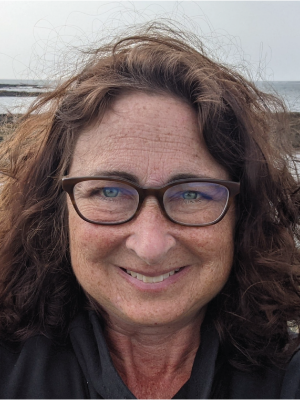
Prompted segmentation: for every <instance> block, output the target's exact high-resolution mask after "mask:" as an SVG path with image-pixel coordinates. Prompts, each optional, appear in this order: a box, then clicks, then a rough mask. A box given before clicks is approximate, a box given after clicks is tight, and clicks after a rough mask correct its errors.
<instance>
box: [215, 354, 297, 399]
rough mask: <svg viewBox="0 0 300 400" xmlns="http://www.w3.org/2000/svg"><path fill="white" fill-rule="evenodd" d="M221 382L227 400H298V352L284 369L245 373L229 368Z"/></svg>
mask: <svg viewBox="0 0 300 400" xmlns="http://www.w3.org/2000/svg"><path fill="white" fill-rule="evenodd" d="M223 373H224V370H223ZM226 375H227V376H226ZM222 381H223V385H222V386H223V390H225V392H226V391H228V393H227V397H228V398H241V399H242V398H244V399H245V398H253V399H259V398H274V399H291V398H293V399H294V398H300V350H298V351H297V352H295V354H294V355H293V357H292V358H291V360H290V362H289V363H288V365H287V366H286V367H285V368H279V367H261V368H259V369H258V370H256V371H252V372H249V371H248V372H245V371H240V370H237V369H235V368H233V367H231V366H229V368H228V370H227V372H225V373H224V376H223V377H222Z"/></svg>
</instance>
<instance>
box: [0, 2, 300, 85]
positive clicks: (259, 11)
mask: <svg viewBox="0 0 300 400" xmlns="http://www.w3.org/2000/svg"><path fill="white" fill-rule="evenodd" d="M157 18H172V19H173V20H175V21H178V22H179V23H181V24H182V25H183V26H184V27H186V29H190V30H192V31H194V32H196V33H197V34H199V36H201V37H202V38H203V41H204V43H205V44H206V45H207V46H208V47H209V49H211V52H212V53H213V54H217V56H218V57H219V58H221V59H222V60H223V61H224V62H227V63H231V64H234V65H237V66H238V67H240V68H241V70H244V69H245V68H247V69H248V70H250V71H251V75H252V77H253V78H254V79H256V78H262V79H265V80H277V81H279V80H291V81H300V27H299V26H300V2H299V1H291V2H290V1H249V2H248V1H208V2H207V1H179V2H178V1H140V2H135V1H130V2H129V1H118V2H114V1H109V2H107V1H106V2H105V1H51V2H48V1H0V79H44V78H45V77H47V76H49V75H51V74H52V72H53V71H54V70H55V71H56V70H59V68H63V65H64V63H67V62H70V59H69V60H68V54H70V53H68V51H67V50H66V49H68V48H70V46H74V45H75V46H77V45H80V46H81V45H84V44H88V42H91V41H93V42H95V41H97V39H98V38H99V37H101V35H103V34H108V33H109V34H113V33H114V30H116V29H122V28H124V27H126V26H127V25H132V24H134V23H142V22H146V21H149V20H154V19H157ZM66 57H67V58H66Z"/></svg>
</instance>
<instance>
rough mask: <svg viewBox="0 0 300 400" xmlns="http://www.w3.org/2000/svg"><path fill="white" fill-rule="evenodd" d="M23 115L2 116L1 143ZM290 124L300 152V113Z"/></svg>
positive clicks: (291, 116) (294, 115) (294, 144)
mask: <svg viewBox="0 0 300 400" xmlns="http://www.w3.org/2000/svg"><path fill="white" fill-rule="evenodd" d="M20 116H21V115H18V114H0V141H2V140H3V138H4V137H5V136H6V135H9V134H10V133H11V132H12V131H13V129H14V128H15V126H16V123H17V120H18V118H19V117H20ZM289 116H290V123H291V131H292V144H293V146H294V147H295V148H297V149H299V150H300V112H290V113H289Z"/></svg>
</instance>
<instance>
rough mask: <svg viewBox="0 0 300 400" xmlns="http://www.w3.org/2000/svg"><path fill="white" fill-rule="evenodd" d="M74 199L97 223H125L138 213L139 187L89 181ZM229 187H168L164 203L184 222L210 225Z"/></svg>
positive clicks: (201, 184)
mask: <svg viewBox="0 0 300 400" xmlns="http://www.w3.org/2000/svg"><path fill="white" fill-rule="evenodd" d="M73 193H74V200H75V203H76V206H77V208H78V210H79V212H80V213H81V214H82V216H83V217H85V218H86V219H88V220H89V221H92V222H96V223H100V224H101V223H104V224H108V223H121V222H124V221H126V220H128V219H130V218H131V217H133V215H134V214H135V213H136V210H137V208H138V205H139V194H138V192H137V190H136V189H135V188H134V187H132V186H130V185H127V184H126V183H121V182H115V181H110V180H100V179H99V180H87V181H82V182H79V183H77V184H76V185H75V186H74V191H73ZM228 198H229V192H228V189H227V188H226V187H225V186H223V185H220V184H217V183H210V182H185V183H180V184H177V185H174V186H171V187H170V188H168V189H167V190H166V192H165V193H164V197H163V203H164V207H165V211H166V213H167V214H168V215H169V217H170V218H171V219H173V220H174V221H176V222H179V223H183V224H191V225H195V224H199V225H201V224H204V225H205V224H209V223H211V222H213V221H215V220H216V219H218V218H219V217H220V216H221V215H222V213H223V212H224V210H225V208H226V206H227V203H228Z"/></svg>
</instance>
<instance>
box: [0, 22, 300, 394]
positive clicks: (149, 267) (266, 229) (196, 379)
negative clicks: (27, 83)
mask: <svg viewBox="0 0 300 400" xmlns="http://www.w3.org/2000/svg"><path fill="white" fill-rule="evenodd" d="M280 106H281V104H280V102H279V101H278V100H276V99H275V98H273V97H272V96H270V95H266V94H263V93H261V92H260V91H258V90H257V89H256V88H255V86H254V85H253V84H251V83H250V82H248V81H247V80H245V79H244V78H242V77H241V76H240V75H238V74H237V73H235V72H233V71H232V70H231V69H228V68H226V67H225V66H223V65H221V64H219V63H216V62H214V61H213V60H212V59H210V58H209V57H208V56H207V55H206V54H205V52H204V50H203V48H202V47H201V45H199V46H198V48H196V47H195V44H193V45H190V44H189V42H188V39H187V38H186V37H185V36H184V35H183V34H182V33H176V32H173V31H171V30H170V29H168V28H166V27H162V28H159V27H155V26H150V27H148V28H145V30H144V32H143V33H139V34H138V35H136V36H133V37H124V38H122V39H117V40H116V41H115V42H113V43H111V44H110V45H106V46H103V47H101V48H99V49H97V50H95V51H94V52H93V53H91V54H90V58H89V59H88V60H87V61H86V63H85V65H84V67H83V69H82V70H81V71H79V72H78V73H77V74H75V75H74V76H73V77H72V78H70V79H69V80H67V81H65V82H64V83H62V84H61V85H60V86H59V87H58V88H57V89H55V90H54V91H52V92H51V93H48V94H46V95H44V96H42V97H40V99H39V100H38V102H37V103H36V104H35V105H34V106H33V107H32V108H31V110H29V112H28V113H27V114H26V115H25V116H24V118H23V120H22V121H21V123H20V126H19V127H18V129H17V130H16V132H15V133H14V134H13V135H12V136H11V137H9V138H8V139H7V141H6V142H5V143H3V144H2V146H1V171H2V172H3V176H2V182H3V189H2V192H1V202H2V205H1V211H2V212H1V225H0V226H1V257H0V259H1V302H0V304H1V310H0V316H1V318H0V324H1V338H2V342H1V343H2V344H1V360H2V363H1V364H2V365H1V374H0V375H1V378H0V382H1V383H0V393H1V397H7V398H8V397H9V398H17V397H22V398H37V397H39V398H134V397H137V398H171V397H174V398H249V397H250V398H289V397H297V396H299V395H300V389H299V388H298V386H299V382H300V372H299V371H300V369H299V366H300V364H299V363H300V361H299V353H297V352H296V349H297V346H298V344H299V338H298V335H297V334H292V331H291V330H290V329H289V327H290V326H291V325H293V326H298V324H299V310H300V291H299V283H300V279H299V259H300V255H299V249H298V247H297V244H296V243H297V240H298V239H299V227H298V222H299V200H300V198H299V193H298V184H297V180H296V178H295V177H294V176H293V175H292V174H291V172H290V169H289V168H290V164H291V156H292V152H291V149H290V148H289V137H288V130H287V129H288V127H287V124H285V120H284V118H285V117H284V115H285V114H284V113H283V111H284V108H283V109H282V108H280ZM276 107H277V108H276ZM283 129H284V134H283V133H282V132H283Z"/></svg>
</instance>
